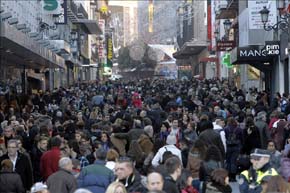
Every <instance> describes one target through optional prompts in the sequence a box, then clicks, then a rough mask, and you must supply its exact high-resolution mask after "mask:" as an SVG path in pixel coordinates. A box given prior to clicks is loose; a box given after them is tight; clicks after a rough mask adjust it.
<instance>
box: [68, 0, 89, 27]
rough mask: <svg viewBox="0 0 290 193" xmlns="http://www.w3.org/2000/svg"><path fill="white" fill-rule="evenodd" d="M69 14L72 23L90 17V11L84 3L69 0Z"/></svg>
mask: <svg viewBox="0 0 290 193" xmlns="http://www.w3.org/2000/svg"><path fill="white" fill-rule="evenodd" d="M67 16H68V18H69V19H70V20H71V22H72V23H74V22H77V21H78V19H88V18H89V16H88V13H87V11H86V10H85V8H84V7H83V5H82V4H76V3H74V2H73V1H67Z"/></svg>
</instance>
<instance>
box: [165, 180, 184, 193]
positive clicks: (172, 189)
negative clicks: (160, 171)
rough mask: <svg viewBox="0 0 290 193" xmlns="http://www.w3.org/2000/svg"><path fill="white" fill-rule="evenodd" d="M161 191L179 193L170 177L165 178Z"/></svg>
mask: <svg viewBox="0 0 290 193" xmlns="http://www.w3.org/2000/svg"><path fill="white" fill-rule="evenodd" d="M163 190H164V191H165V192H166V193H180V191H179V190H178V188H177V185H176V182H175V181H174V180H173V178H172V177H171V176H166V177H165V178H164V186H163Z"/></svg>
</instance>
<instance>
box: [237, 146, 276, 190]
mask: <svg viewBox="0 0 290 193" xmlns="http://www.w3.org/2000/svg"><path fill="white" fill-rule="evenodd" d="M250 159H251V163H252V166H251V167H250V169H249V170H245V171H243V172H242V173H241V175H240V177H239V181H238V183H239V189H240V192H241V193H260V192H261V191H262V186H261V182H262V181H266V180H267V179H268V178H270V177H271V176H276V175H278V172H277V171H276V170H275V169H274V168H273V167H272V166H271V164H270V152H269V151H268V150H264V149H254V151H253V153H251V154H250Z"/></svg>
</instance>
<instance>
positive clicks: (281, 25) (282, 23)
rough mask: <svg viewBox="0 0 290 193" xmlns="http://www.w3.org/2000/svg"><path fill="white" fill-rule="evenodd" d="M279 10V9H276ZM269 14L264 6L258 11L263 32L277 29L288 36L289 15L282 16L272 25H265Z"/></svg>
mask: <svg viewBox="0 0 290 193" xmlns="http://www.w3.org/2000/svg"><path fill="white" fill-rule="evenodd" d="M278 9H281V8H278ZM269 13H270V11H269V10H268V9H267V8H266V7H265V6H264V8H263V9H262V10H261V11H260V15H261V20H262V23H263V25H264V30H265V31H271V30H274V31H278V30H279V29H281V30H282V31H283V32H285V33H287V34H289V31H288V29H289V21H288V20H289V18H290V14H288V13H287V14H283V15H281V17H280V20H279V21H278V22H277V23H276V24H274V25H267V23H268V20H269Z"/></svg>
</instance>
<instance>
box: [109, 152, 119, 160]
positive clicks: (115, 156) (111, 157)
mask: <svg viewBox="0 0 290 193" xmlns="http://www.w3.org/2000/svg"><path fill="white" fill-rule="evenodd" d="M118 158H119V154H118V152H117V151H116V150H114V149H109V151H108V152H107V156H106V160H107V161H117V159H118Z"/></svg>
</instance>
